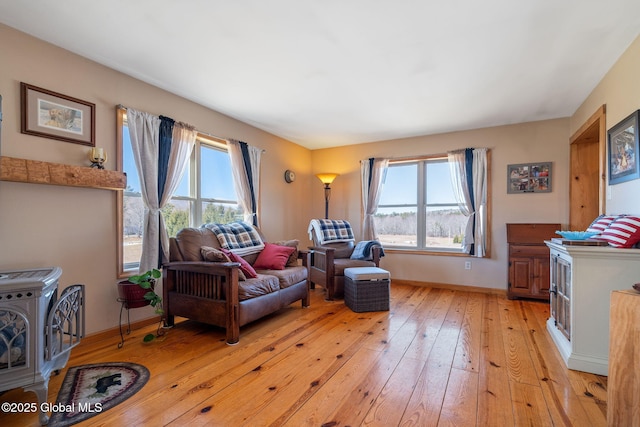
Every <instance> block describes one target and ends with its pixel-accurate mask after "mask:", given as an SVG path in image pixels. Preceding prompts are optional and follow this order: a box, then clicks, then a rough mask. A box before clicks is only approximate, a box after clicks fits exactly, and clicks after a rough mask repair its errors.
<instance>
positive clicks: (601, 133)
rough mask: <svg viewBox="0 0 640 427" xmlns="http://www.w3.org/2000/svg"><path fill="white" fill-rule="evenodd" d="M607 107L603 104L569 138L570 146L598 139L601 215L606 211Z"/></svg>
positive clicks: (599, 210) (599, 204) (599, 205)
mask: <svg viewBox="0 0 640 427" xmlns="http://www.w3.org/2000/svg"><path fill="white" fill-rule="evenodd" d="M606 118H607V106H606V105H605V104H603V105H602V106H600V108H598V109H597V110H596V112H595V113H593V114H592V115H591V117H589V118H588V119H587V121H586V122H584V123H583V124H582V126H580V128H579V129H578V130H577V131H576V132H575V133H574V134H573V135H572V136H571V138H569V144H570V145H571V144H579V143H581V142H586V141H590V140H593V139H595V138H597V139H598V151H599V155H598V176H599V177H600V179H599V184H598V212H599V213H600V215H602V214H604V213H605V209H606V197H605V194H606V184H607V182H606V180H607V170H606V154H607V120H606ZM569 198H571V185H570V186H569Z"/></svg>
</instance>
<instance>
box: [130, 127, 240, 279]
mask: <svg viewBox="0 0 640 427" xmlns="http://www.w3.org/2000/svg"><path fill="white" fill-rule="evenodd" d="M122 163H123V170H124V171H125V172H126V173H127V181H128V185H127V188H126V189H125V191H124V194H123V200H122V258H123V259H122V264H123V269H124V270H131V269H135V268H137V267H138V265H139V262H140V257H141V255H142V236H143V229H144V209H145V208H144V203H143V201H142V195H141V190H140V180H139V177H138V171H137V169H136V166H135V161H134V159H133V152H132V149H131V141H130V139H129V130H128V128H127V126H126V123H125V124H124V125H123V128H122ZM162 214H163V219H164V222H165V226H166V228H167V233H168V234H169V236H175V235H176V234H177V233H178V231H180V230H181V229H183V228H185V227H194V226H196V227H197V226H199V225H201V224H206V223H213V222H216V223H229V222H232V221H237V220H241V219H242V214H243V212H242V209H241V208H240V207H239V206H238V203H237V196H236V193H235V189H234V186H233V182H232V174H231V161H230V158H229V153H228V152H227V151H226V149H224V147H223V146H222V147H221V146H213V145H209V144H207V143H206V142H205V141H204V140H203V139H202V138H198V140H197V142H196V147H195V149H194V151H193V154H192V158H191V160H190V163H189V167H188V168H187V170H186V171H185V173H184V175H183V177H182V180H181V182H180V185H179V186H178V189H177V190H176V192H175V193H174V195H173V197H172V199H171V200H170V201H169V203H167V204H166V205H165V206H164V207H163V208H162Z"/></svg>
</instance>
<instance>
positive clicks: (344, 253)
mask: <svg viewBox="0 0 640 427" xmlns="http://www.w3.org/2000/svg"><path fill="white" fill-rule="evenodd" d="M322 247H323V248H334V249H335V250H336V251H335V252H334V258H349V257H350V256H351V254H352V253H353V248H355V247H356V245H355V243H353V242H336V243H325V244H324V245H322Z"/></svg>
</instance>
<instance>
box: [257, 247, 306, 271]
mask: <svg viewBox="0 0 640 427" xmlns="http://www.w3.org/2000/svg"><path fill="white" fill-rule="evenodd" d="M295 250H296V248H294V247H291V246H279V245H274V244H273V243H265V244H264V249H263V250H262V251H261V252H260V253H259V254H258V258H256V262H254V263H253V268H255V269H257V270H284V267H285V266H286V265H287V261H288V260H289V255H291V254H292V253H293V252H294V251H295Z"/></svg>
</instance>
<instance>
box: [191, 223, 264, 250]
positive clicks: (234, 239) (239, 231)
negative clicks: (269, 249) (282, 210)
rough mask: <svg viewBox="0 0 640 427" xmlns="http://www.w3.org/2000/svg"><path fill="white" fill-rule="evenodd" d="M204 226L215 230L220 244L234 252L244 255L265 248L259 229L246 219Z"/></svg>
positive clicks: (214, 232)
mask: <svg viewBox="0 0 640 427" xmlns="http://www.w3.org/2000/svg"><path fill="white" fill-rule="evenodd" d="M202 226H203V227H205V228H208V229H209V230H211V231H213V234H215V235H216V237H217V238H218V242H220V246H221V247H222V248H223V249H228V250H229V251H231V252H233V253H234V254H237V255H240V256H244V255H249V254H254V253H256V252H260V251H262V249H264V242H263V241H262V238H261V237H260V234H259V233H258V231H257V230H256V229H255V228H253V226H252V225H251V224H248V223H246V222H244V221H238V222H232V223H229V224H204V225H202Z"/></svg>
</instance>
